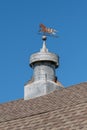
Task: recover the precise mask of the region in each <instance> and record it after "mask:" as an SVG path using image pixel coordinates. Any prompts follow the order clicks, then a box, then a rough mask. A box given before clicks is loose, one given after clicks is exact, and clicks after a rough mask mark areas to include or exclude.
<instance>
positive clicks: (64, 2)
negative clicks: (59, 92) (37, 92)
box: [0, 0, 87, 103]
mask: <svg viewBox="0 0 87 130" xmlns="http://www.w3.org/2000/svg"><path fill="white" fill-rule="evenodd" d="M40 23H44V24H45V25H46V26H48V27H53V28H55V29H56V30H59V32H58V35H59V36H60V37H59V38H52V37H49V38H48V40H47V47H48V49H49V51H51V52H54V53H57V54H58V55H59V57H60V67H59V68H58V69H57V70H56V75H57V76H58V79H59V81H60V82H61V83H62V84H63V85H64V86H65V87H68V86H71V85H74V84H78V83H81V82H86V81H87V0H8V1H7V0H1V1H0V103H3V102H9V101H12V100H17V99H20V98H23V96H24V84H25V83H26V82H27V81H28V80H29V79H30V78H31V76H32V75H33V71H32V69H31V68H30V67H29V57H30V55H31V54H32V53H34V52H37V51H39V50H40V48H41V47H42V40H41V35H38V30H39V24H40Z"/></svg>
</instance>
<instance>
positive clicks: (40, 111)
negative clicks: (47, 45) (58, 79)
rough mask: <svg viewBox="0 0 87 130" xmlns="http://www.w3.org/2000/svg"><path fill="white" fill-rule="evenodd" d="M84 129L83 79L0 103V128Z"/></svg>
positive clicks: (86, 109)
mask: <svg viewBox="0 0 87 130" xmlns="http://www.w3.org/2000/svg"><path fill="white" fill-rule="evenodd" d="M12 129H13V130H20V129H21V130H81V129H82V130H87V83H81V84H78V85H74V86H71V87H68V88H64V89H62V90H56V91H54V92H52V93H50V94H48V95H45V96H41V97H38V98H35V99H30V100H27V101H24V100H23V99H21V100H17V101H12V102H9V103H5V104H1V105H0V130H12Z"/></svg>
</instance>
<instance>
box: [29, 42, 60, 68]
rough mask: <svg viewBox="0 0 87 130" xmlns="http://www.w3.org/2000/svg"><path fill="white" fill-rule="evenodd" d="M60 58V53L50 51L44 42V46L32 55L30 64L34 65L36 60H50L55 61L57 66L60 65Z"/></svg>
mask: <svg viewBox="0 0 87 130" xmlns="http://www.w3.org/2000/svg"><path fill="white" fill-rule="evenodd" d="M58 60H59V57H58V55H56V54H54V53H51V52H49V51H48V49H47V48H46V44H45V42H44V43H43V47H42V49H41V50H40V52H37V53H34V54H32V55H31V57H30V66H31V67H32V65H34V63H36V62H40V61H48V62H53V63H54V65H55V68H57V67H58V65H59V62H58Z"/></svg>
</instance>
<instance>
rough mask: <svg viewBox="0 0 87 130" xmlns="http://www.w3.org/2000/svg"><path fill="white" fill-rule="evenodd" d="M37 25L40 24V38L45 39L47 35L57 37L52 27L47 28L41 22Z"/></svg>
mask: <svg viewBox="0 0 87 130" xmlns="http://www.w3.org/2000/svg"><path fill="white" fill-rule="evenodd" d="M39 26H40V30H39V34H42V40H46V39H47V36H53V37H58V36H57V30H55V29H53V28H47V27H46V26H45V25H44V24H42V23H41V24H40V25H39Z"/></svg>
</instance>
